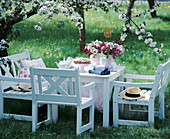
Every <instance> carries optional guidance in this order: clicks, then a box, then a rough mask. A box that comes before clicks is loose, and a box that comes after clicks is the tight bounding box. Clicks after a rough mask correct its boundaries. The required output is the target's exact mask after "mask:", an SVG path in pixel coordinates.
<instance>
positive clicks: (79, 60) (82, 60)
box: [74, 58, 90, 64]
mask: <svg viewBox="0 0 170 139" xmlns="http://www.w3.org/2000/svg"><path fill="white" fill-rule="evenodd" d="M74 64H90V59H87V58H77V59H75V60H74Z"/></svg>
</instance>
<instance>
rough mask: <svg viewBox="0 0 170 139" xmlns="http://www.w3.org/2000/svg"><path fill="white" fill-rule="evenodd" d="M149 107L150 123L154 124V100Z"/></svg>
mask: <svg viewBox="0 0 170 139" xmlns="http://www.w3.org/2000/svg"><path fill="white" fill-rule="evenodd" d="M148 109H149V110H148V116H149V117H148V121H149V123H150V124H154V102H151V103H149V106H148Z"/></svg>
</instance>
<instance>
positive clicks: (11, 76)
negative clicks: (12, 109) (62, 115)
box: [0, 50, 32, 121]
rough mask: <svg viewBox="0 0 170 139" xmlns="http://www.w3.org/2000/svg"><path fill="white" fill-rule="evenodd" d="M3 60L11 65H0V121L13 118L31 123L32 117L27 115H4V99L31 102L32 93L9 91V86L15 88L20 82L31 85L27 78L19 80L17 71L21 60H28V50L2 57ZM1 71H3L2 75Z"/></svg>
mask: <svg viewBox="0 0 170 139" xmlns="http://www.w3.org/2000/svg"><path fill="white" fill-rule="evenodd" d="M3 58H4V59H9V60H10V61H11V64H9V63H7V64H2V63H1V65H0V67H1V70H0V119H2V118H4V119H9V118H11V117H13V118H14V119H17V120H25V121H32V116H28V115H18V114H9V113H4V99H5V98H8V99H20V100H30V101H32V92H21V91H20V92H19V91H14V90H12V89H9V88H10V87H11V86H16V85H18V83H20V82H24V83H31V81H30V79H29V78H25V79H24V78H19V77H18V73H17V71H18V69H19V68H21V64H20V62H21V60H30V54H29V51H28V50H24V51H23V52H22V53H19V54H15V55H11V56H7V57H3ZM2 70H3V71H4V72H3V73H4V74H3V75H2Z"/></svg>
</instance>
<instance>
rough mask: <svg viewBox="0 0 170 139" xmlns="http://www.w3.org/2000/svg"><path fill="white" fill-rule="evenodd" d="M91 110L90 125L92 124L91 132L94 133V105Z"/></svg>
mask: <svg viewBox="0 0 170 139" xmlns="http://www.w3.org/2000/svg"><path fill="white" fill-rule="evenodd" d="M89 109H90V112H89V123H91V124H92V127H91V129H90V132H93V131H94V105H93V106H91V107H90V108H89Z"/></svg>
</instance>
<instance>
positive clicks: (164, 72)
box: [151, 61, 170, 98]
mask: <svg viewBox="0 0 170 139" xmlns="http://www.w3.org/2000/svg"><path fill="white" fill-rule="evenodd" d="M169 73H170V61H167V62H166V63H165V64H160V65H159V66H158V69H157V72H156V76H155V81H154V85H153V88H152V94H151V97H153V98H154V97H156V96H157V95H159V94H160V93H164V91H165V89H166V85H167V82H168V78H169Z"/></svg>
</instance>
